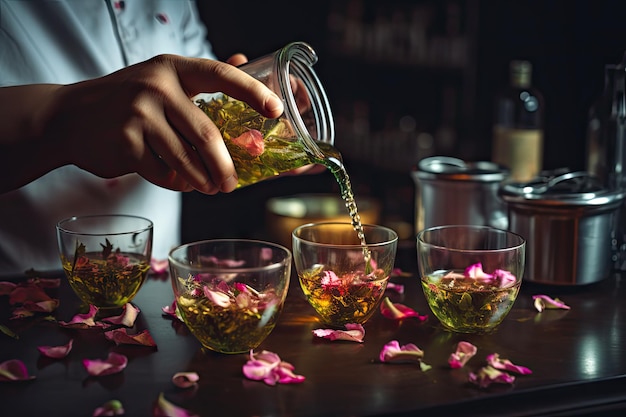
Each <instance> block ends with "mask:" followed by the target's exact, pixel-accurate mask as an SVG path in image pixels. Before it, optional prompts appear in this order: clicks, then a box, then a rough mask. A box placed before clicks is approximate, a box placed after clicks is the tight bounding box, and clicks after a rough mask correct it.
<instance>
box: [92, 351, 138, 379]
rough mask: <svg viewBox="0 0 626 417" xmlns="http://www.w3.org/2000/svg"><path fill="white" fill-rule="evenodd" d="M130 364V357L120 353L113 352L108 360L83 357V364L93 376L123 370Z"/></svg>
mask: <svg viewBox="0 0 626 417" xmlns="http://www.w3.org/2000/svg"><path fill="white" fill-rule="evenodd" d="M127 364H128V358H127V357H126V356H124V355H121V354H119V353H115V352H111V353H109V356H108V357H107V359H106V360H101V359H83V366H84V367H85V369H86V370H87V373H88V374H89V375H91V376H104V375H111V374H116V373H118V372H122V371H123V370H124V368H126V365H127Z"/></svg>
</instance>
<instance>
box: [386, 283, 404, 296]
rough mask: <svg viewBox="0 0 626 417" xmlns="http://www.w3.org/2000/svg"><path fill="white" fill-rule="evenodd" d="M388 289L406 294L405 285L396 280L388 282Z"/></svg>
mask: <svg viewBox="0 0 626 417" xmlns="http://www.w3.org/2000/svg"><path fill="white" fill-rule="evenodd" d="M386 289H387V290H389V291H394V292H396V293H398V294H404V285H402V284H396V283H395V282H388V283H387V288H386Z"/></svg>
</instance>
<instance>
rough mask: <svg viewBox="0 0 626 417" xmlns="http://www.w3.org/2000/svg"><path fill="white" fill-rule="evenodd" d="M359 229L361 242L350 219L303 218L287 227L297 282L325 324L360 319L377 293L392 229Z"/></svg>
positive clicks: (392, 246)
mask: <svg viewBox="0 0 626 417" xmlns="http://www.w3.org/2000/svg"><path fill="white" fill-rule="evenodd" d="M363 232H364V241H365V242H366V243H365V244H364V243H362V241H361V238H360V236H359V234H358V233H357V232H356V231H355V229H354V226H353V225H352V223H350V222H345V223H342V222H322V223H308V224H304V225H301V226H299V227H297V228H296V229H294V231H293V233H292V240H293V241H292V244H293V246H292V250H293V256H294V263H295V265H296V270H297V272H298V279H299V281H300V287H301V288H302V292H303V293H304V295H305V297H306V299H307V301H308V302H309V304H310V305H311V306H312V307H313V308H314V309H315V311H316V312H317V314H318V315H319V317H320V319H321V321H322V322H323V323H325V324H327V325H330V326H335V327H342V326H344V325H345V324H348V323H359V324H362V323H365V322H366V321H367V320H369V318H370V317H372V315H373V314H374V312H375V311H376V309H377V308H378V306H379V304H380V302H381V300H382V299H383V295H384V292H385V289H386V288H387V282H388V281H389V276H390V275H391V272H392V270H393V267H394V264H395V258H396V249H397V244H398V235H397V233H396V232H395V231H393V230H391V229H389V228H386V227H383V226H378V225H369V224H364V225H363Z"/></svg>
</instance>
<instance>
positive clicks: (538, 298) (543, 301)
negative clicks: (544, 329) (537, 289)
mask: <svg viewBox="0 0 626 417" xmlns="http://www.w3.org/2000/svg"><path fill="white" fill-rule="evenodd" d="M533 300H535V303H534V304H535V308H536V309H537V311H539V312H540V313H541V312H542V311H543V310H544V309H559V308H560V309H563V310H569V309H570V307H569V306H568V305H567V304H565V303H564V302H562V301H561V300H559V299H558V298H551V297H549V296H547V295H544V294H539V295H533Z"/></svg>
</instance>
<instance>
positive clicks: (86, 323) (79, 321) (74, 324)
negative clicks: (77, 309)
mask: <svg viewBox="0 0 626 417" xmlns="http://www.w3.org/2000/svg"><path fill="white" fill-rule="evenodd" d="M97 313H98V307H96V306H94V305H91V304H90V305H89V312H88V313H85V314H77V315H75V316H74V317H72V319H71V320H70V321H68V322H66V321H59V326H61V327H69V328H78V329H86V328H90V327H104V324H103V323H99V322H98V323H96V321H95V320H94V319H95V317H96V314H97Z"/></svg>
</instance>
